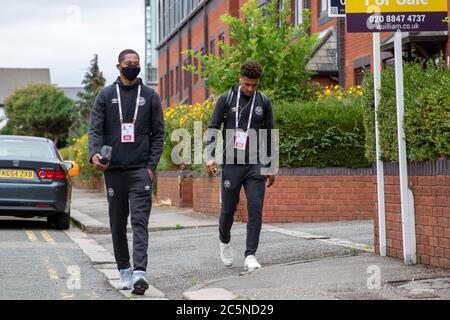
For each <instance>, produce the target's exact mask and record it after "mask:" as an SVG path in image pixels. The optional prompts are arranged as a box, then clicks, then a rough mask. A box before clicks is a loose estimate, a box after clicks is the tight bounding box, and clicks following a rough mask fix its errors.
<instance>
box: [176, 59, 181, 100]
mask: <svg viewBox="0 0 450 320" xmlns="http://www.w3.org/2000/svg"><path fill="white" fill-rule="evenodd" d="M180 92H181V69H180V66H177V94H180Z"/></svg>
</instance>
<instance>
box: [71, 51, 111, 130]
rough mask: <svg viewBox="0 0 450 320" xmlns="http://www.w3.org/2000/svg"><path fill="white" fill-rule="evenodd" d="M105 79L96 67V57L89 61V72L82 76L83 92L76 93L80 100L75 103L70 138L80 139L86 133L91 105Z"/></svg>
mask: <svg viewBox="0 0 450 320" xmlns="http://www.w3.org/2000/svg"><path fill="white" fill-rule="evenodd" d="M105 82H106V80H105V78H104V77H103V73H102V72H101V71H100V68H99V66H98V55H96V54H95V55H94V58H93V59H92V60H91V65H90V67H89V70H88V71H87V72H86V73H85V75H84V80H83V82H82V84H83V85H84V88H83V91H81V92H79V93H78V97H79V98H80V100H79V101H78V102H77V103H76V108H77V119H76V121H75V123H74V125H73V126H72V128H71V130H70V132H71V134H70V135H71V137H72V138H78V137H81V136H82V135H83V134H84V133H86V132H87V130H88V127H89V118H90V115H91V109H92V105H93V104H94V101H95V98H96V97H97V94H98V93H99V92H100V90H101V89H103V87H104V86H105Z"/></svg>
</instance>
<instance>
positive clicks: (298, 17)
mask: <svg viewBox="0 0 450 320" xmlns="http://www.w3.org/2000/svg"><path fill="white" fill-rule="evenodd" d="M294 5H295V8H294V24H295V25H296V26H298V25H300V24H302V23H303V0H295V3H294Z"/></svg>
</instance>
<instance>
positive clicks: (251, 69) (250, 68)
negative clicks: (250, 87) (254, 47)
mask: <svg viewBox="0 0 450 320" xmlns="http://www.w3.org/2000/svg"><path fill="white" fill-rule="evenodd" d="M261 75H262V67H261V65H260V64H259V63H256V62H253V61H246V62H244V63H243V64H241V76H243V77H247V78H250V79H259V78H261Z"/></svg>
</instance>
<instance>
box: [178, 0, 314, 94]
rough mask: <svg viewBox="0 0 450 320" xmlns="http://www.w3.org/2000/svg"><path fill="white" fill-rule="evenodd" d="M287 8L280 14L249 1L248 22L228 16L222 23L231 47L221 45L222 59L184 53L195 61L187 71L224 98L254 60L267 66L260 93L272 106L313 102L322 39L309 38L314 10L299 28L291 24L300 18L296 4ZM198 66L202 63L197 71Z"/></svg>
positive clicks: (270, 4) (271, 3) (269, 6)
mask: <svg viewBox="0 0 450 320" xmlns="http://www.w3.org/2000/svg"><path fill="white" fill-rule="evenodd" d="M283 2H284V6H283V8H282V9H280V7H279V5H278V1H268V2H267V3H266V5H265V6H261V5H260V2H259V1H256V0H249V1H247V2H246V3H245V4H244V5H242V7H241V13H242V19H239V18H237V17H233V16H230V15H224V16H222V17H221V20H222V22H223V23H224V24H225V25H227V26H228V27H229V30H230V40H231V43H230V44H229V45H228V44H224V43H219V47H220V48H221V50H222V52H223V54H221V55H205V54H203V53H202V52H195V51H194V50H187V51H184V53H185V54H187V55H188V56H189V57H190V59H191V63H190V64H189V65H188V66H187V67H185V68H186V69H187V70H190V71H192V72H194V73H196V74H200V75H201V77H202V78H203V79H205V80H206V83H207V86H208V88H209V89H210V90H211V92H213V93H215V94H221V93H223V92H226V91H227V90H228V89H230V88H231V87H232V86H233V85H235V84H236V83H237V81H238V79H239V70H240V65H241V63H243V62H245V61H248V60H252V61H255V62H258V63H260V64H261V65H262V66H263V76H262V78H261V84H260V88H261V90H263V91H264V92H265V93H266V94H268V95H269V96H270V97H271V99H272V101H280V100H289V101H292V100H297V99H300V98H303V99H304V98H309V97H308V92H309V90H308V89H309V88H310V87H311V83H310V82H309V80H310V77H311V75H312V73H311V72H308V71H307V70H306V65H307V63H308V60H309V58H310V57H311V55H312V53H313V48H314V45H315V43H316V42H317V34H313V35H310V33H309V26H310V13H309V10H304V12H303V23H301V24H299V25H298V26H295V25H293V23H292V21H291V19H289V18H288V17H289V16H290V15H292V14H294V13H293V12H292V10H291V6H290V5H289V3H288V2H290V1H287V0H283ZM280 21H283V23H280ZM195 60H198V61H199V62H200V63H199V64H198V65H196V64H195V63H194V61H195Z"/></svg>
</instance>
